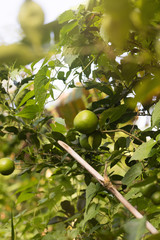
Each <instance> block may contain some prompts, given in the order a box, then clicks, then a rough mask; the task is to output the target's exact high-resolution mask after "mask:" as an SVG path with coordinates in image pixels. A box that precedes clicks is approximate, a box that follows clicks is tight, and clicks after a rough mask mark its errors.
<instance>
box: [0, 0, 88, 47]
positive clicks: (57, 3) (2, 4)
mask: <svg viewBox="0 0 160 240" xmlns="http://www.w3.org/2000/svg"><path fill="white" fill-rule="evenodd" d="M34 1H35V2H37V3H38V4H39V5H40V6H41V7H42V9H43V11H44V14H45V23H48V22H50V21H53V20H55V19H56V18H57V17H58V16H59V15H60V14H61V13H62V12H64V11H65V10H68V9H70V8H72V7H76V6H78V5H79V4H81V3H85V2H86V1H87V0H34ZM23 2H24V0H0V44H9V43H13V42H16V40H19V38H20V36H19V29H20V27H19V24H18V20H17V16H18V12H19V9H20V6H21V5H22V3H23Z"/></svg>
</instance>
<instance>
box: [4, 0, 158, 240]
mask: <svg viewBox="0 0 160 240" xmlns="http://www.w3.org/2000/svg"><path fill="white" fill-rule="evenodd" d="M57 21H58V24H59V29H60V32H59V38H58V39H59V40H58V41H57V43H56V44H55V45H54V46H50V51H48V52H47V54H46V55H45V57H44V58H43V59H41V61H39V57H37V58H36V61H34V62H32V63H31V64H30V65H28V66H22V65H20V64H19V62H20V61H19V60H20V58H19V56H14V58H13V61H12V59H11V62H10V61H9V62H8V58H7V57H6V58H5V57H4V58H3V61H2V62H3V63H4V62H5V65H4V64H3V65H2V66H1V68H0V91H1V94H0V110H1V114H0V143H1V144H0V157H11V158H12V159H14V161H15V163H16V171H15V172H14V173H13V175H12V176H11V177H4V176H0V187H1V195H0V208H1V209H2V211H1V215H0V217H1V222H0V226H1V230H0V236H1V237H3V238H4V239H9V238H10V237H11V236H12V239H14V235H15V236H16V237H15V239H21V240H23V239H25V240H27V239H36V240H38V239H39V240H40V239H44V240H48V239H60V240H61V239H77V240H78V239H86V240H87V239H88V240H89V239H96V240H100V239H119V240H120V239H127V240H137V239H156V235H155V236H149V234H148V232H147V230H146V228H145V222H146V219H148V220H149V221H150V222H151V223H152V224H153V225H154V226H155V227H156V228H157V229H159V222H160V217H159V216H160V214H159V213H160V210H159V206H158V205H154V204H153V203H152V202H151V200H150V199H148V198H146V197H144V196H143V194H142V192H141V187H142V186H144V185H146V184H150V183H152V182H154V181H156V184H157V185H158V189H159V187H160V186H159V180H158V178H157V176H158V173H159V167H160V161H159V159H160V145H159V143H160V129H159V127H160V114H159V112H160V101H159V98H160V82H159V75H160V74H159V58H160V41H159V22H160V3H159V1H157V0H154V1H148V0H137V1H135V0H122V1H119V0H112V1H110V0H105V1H102V0H90V1H89V3H88V5H87V6H83V5H80V6H79V7H78V9H76V10H68V11H66V12H64V13H63V14H62V15H60V16H59V18H58V19H57ZM47 29H48V32H50V31H52V30H51V29H50V28H46V31H47ZM53 54H54V55H53ZM43 56H44V55H43ZM23 57H24V61H23V62H22V64H24V62H25V56H23ZM34 57H35V56H34ZM16 60H17V62H16ZM27 61H28V56H27ZM32 61H33V59H32ZM11 63H12V64H11ZM14 63H15V64H14ZM37 63H38V65H37ZM37 67H38V68H39V69H38V70H37ZM55 80H59V81H62V82H63V83H64V84H65V89H66V88H69V87H70V88H76V87H82V88H86V89H88V90H89V89H97V90H98V91H99V92H100V93H101V92H103V93H104V94H105V97H104V98H103V99H99V100H96V101H94V102H92V103H91V104H89V105H88V106H87V109H89V110H91V111H93V112H94V113H95V114H96V115H97V117H98V118H99V131H101V133H102V138H103V140H102V144H101V146H100V147H99V148H98V149H97V150H84V149H83V148H81V147H80V144H79V135H80V134H79V133H78V132H77V131H76V130H75V129H74V128H71V129H67V128H66V126H65V121H64V120H65V119H61V118H54V116H52V115H51V114H50V112H49V111H48V110H47V109H46V108H45V106H46V103H47V102H48V101H51V99H52V101H55V100H56V98H55V96H54V90H55V89H57V87H56V84H55ZM62 93H63V91H61V92H60V94H59V95H61V94H62ZM68 111H69V109H68ZM140 117H141V118H143V120H142V121H145V120H146V119H150V126H147V127H145V129H141V128H140V127H139V125H138V124H137V120H138V119H139V118H140ZM71 121H73V119H71ZM57 140H62V141H64V142H66V143H68V144H69V145H70V146H71V147H72V148H73V149H74V150H75V151H76V152H77V153H79V154H80V155H81V156H82V157H83V158H84V159H85V160H86V161H87V162H88V163H90V164H91V165H92V166H93V167H94V168H95V169H96V170H97V171H99V172H100V173H101V174H103V172H104V167H105V164H106V163H107V171H108V175H109V177H110V179H111V181H112V182H113V183H114V184H115V186H116V187H117V189H118V190H119V191H120V192H121V193H122V194H123V195H124V197H125V198H126V199H127V200H129V202H130V203H131V204H132V205H134V206H136V208H137V209H138V210H139V211H140V212H142V213H143V214H144V218H143V219H140V220H136V219H133V216H132V215H131V214H130V213H129V212H128V211H127V210H126V209H125V208H124V207H123V206H122V205H121V204H120V203H119V202H118V201H117V200H116V199H115V198H114V197H113V196H112V194H111V193H109V192H108V191H106V190H104V189H103V188H102V187H100V185H99V183H97V182H95V180H94V179H93V178H92V177H91V176H90V175H89V173H87V172H86V170H84V169H83V168H81V167H80V166H79V164H78V163H76V162H75V160H74V159H72V157H71V156H69V155H68V154H67V153H66V152H65V151H64V150H63V149H62V148H61V147H60V146H59V145H58V143H57ZM157 239H159V238H158V235H157Z"/></svg>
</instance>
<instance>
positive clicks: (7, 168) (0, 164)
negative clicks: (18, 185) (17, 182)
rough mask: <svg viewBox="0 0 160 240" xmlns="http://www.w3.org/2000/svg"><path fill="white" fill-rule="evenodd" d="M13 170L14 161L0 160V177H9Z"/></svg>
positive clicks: (8, 159)
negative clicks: (0, 175)
mask: <svg viewBox="0 0 160 240" xmlns="http://www.w3.org/2000/svg"><path fill="white" fill-rule="evenodd" d="M14 169H15V164H14V161H12V160H11V159H10V158H1V159H0V173H1V174H2V175H10V174H11V173H12V172H13V171H14Z"/></svg>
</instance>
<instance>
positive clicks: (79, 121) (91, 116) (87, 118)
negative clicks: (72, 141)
mask: <svg viewBox="0 0 160 240" xmlns="http://www.w3.org/2000/svg"><path fill="white" fill-rule="evenodd" d="M73 125H74V127H75V129H76V130H77V131H79V132H80V133H84V134H90V133H92V132H94V131H95V130H96V128H97V125H98V118H97V116H96V114H95V113H94V112H92V111H89V110H83V111H81V112H79V113H78V114H77V115H76V116H75V118H74V120H73Z"/></svg>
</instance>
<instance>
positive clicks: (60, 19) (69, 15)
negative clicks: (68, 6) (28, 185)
mask: <svg viewBox="0 0 160 240" xmlns="http://www.w3.org/2000/svg"><path fill="white" fill-rule="evenodd" d="M74 18H75V15H74V12H73V11H72V10H67V11H65V12H63V13H62V14H61V15H60V16H59V17H58V22H59V23H60V24H62V23H64V22H67V21H69V20H71V19H74Z"/></svg>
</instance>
